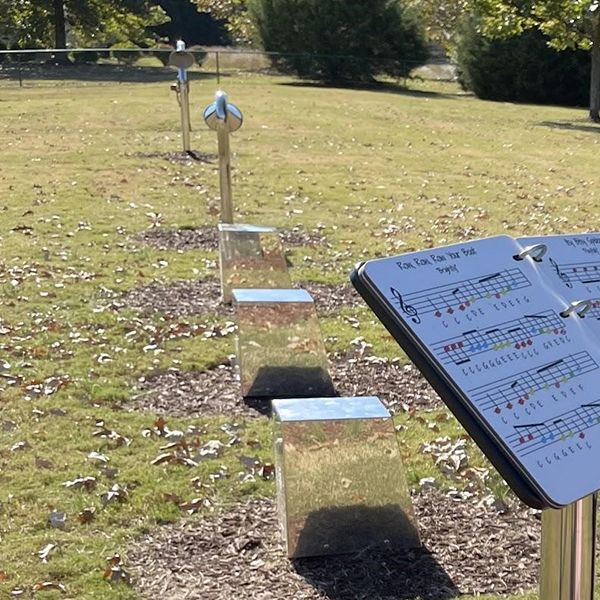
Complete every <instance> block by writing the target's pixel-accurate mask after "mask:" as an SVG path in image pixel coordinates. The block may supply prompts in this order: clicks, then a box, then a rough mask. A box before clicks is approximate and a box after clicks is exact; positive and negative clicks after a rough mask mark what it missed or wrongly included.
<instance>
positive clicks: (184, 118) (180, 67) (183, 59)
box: [169, 40, 194, 152]
mask: <svg viewBox="0 0 600 600" xmlns="http://www.w3.org/2000/svg"><path fill="white" fill-rule="evenodd" d="M193 64H194V55H193V54H192V53H191V52H187V51H186V49H185V42H184V41H183V40H179V41H178V42H177V49H176V50H175V51H174V52H171V54H170V55H169V66H171V67H174V68H175V69H177V81H176V82H175V83H174V84H173V85H172V86H171V89H172V90H173V91H174V92H176V93H177V101H178V103H179V108H180V112H181V135H182V142H183V151H184V152H190V150H191V146H190V132H191V130H192V128H191V120H190V96H189V94H190V84H189V81H188V76H187V70H188V69H189V68H190V67H191V66H192V65H193Z"/></svg>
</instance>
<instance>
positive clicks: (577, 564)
mask: <svg viewBox="0 0 600 600" xmlns="http://www.w3.org/2000/svg"><path fill="white" fill-rule="evenodd" d="M596 506H597V499H596V495H595V494H592V495H590V496H586V497H585V498H582V499H581V500H578V501H577V502H574V503H573V504H570V505H569V506H566V507H565V508H562V509H560V510H553V509H549V510H545V511H544V512H543V513H542V560H541V570H540V600H593V597H594V575H595V549H596Z"/></svg>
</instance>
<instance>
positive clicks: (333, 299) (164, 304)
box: [113, 279, 362, 316]
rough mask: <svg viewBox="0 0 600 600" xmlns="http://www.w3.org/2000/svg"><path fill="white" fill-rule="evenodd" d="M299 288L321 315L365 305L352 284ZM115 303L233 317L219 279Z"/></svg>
mask: <svg viewBox="0 0 600 600" xmlns="http://www.w3.org/2000/svg"><path fill="white" fill-rule="evenodd" d="M298 287H301V288H303V289H306V290H307V291H308V292H309V293H310V295H311V296H312V297H313V299H314V301H315V308H316V310H317V312H318V313H319V314H328V313H332V312H335V311H339V310H340V309H342V308H352V307H356V306H360V305H361V303H362V300H361V298H360V296H358V294H357V293H356V292H355V291H354V288H352V286H350V285H349V284H348V285H346V284H322V283H301V284H298ZM113 304H114V305H115V306H118V307H121V308H135V309H137V310H141V311H143V312H145V313H152V312H156V311H160V312H164V313H165V314H167V315H174V316H187V315H205V314H218V315H230V316H232V315H233V309H232V307H231V306H228V305H225V304H223V303H222V302H221V287H220V284H219V282H218V281H217V280H216V279H202V280H194V279H189V280H182V281H175V282H173V283H162V282H158V281H153V282H151V283H149V284H147V285H144V286H140V287H137V288H134V289H132V290H131V291H129V292H128V293H127V294H125V295H124V296H122V297H120V298H117V299H113Z"/></svg>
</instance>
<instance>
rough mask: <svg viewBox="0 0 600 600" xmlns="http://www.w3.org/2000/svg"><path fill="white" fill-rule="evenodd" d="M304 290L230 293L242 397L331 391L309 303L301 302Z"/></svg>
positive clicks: (325, 357)
mask: <svg viewBox="0 0 600 600" xmlns="http://www.w3.org/2000/svg"><path fill="white" fill-rule="evenodd" d="M306 294H307V292H305V291H304V290H293V289H288V290H279V289H277V290H264V289H256V290H251V289H243V290H238V289H234V290H233V291H232V297H233V304H234V307H235V315H236V321H237V325H238V351H237V360H238V365H239V370H240V381H241V388H242V395H243V396H244V397H269V398H295V397H309V396H332V395H333V394H334V388H333V383H332V381H331V377H330V375H329V369H328V363H327V355H326V353H325V346H324V345H323V340H322V337H321V329H320V328H319V322H318V319H317V314H316V311H315V307H314V303H313V302H312V301H310V302H307V301H306ZM278 298H280V299H283V300H282V301H279V300H278ZM294 298H297V301H295V300H294Z"/></svg>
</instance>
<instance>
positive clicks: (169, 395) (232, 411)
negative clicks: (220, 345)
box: [127, 364, 260, 417]
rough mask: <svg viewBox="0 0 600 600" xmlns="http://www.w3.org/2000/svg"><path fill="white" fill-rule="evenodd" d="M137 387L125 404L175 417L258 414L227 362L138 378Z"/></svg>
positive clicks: (253, 415)
mask: <svg viewBox="0 0 600 600" xmlns="http://www.w3.org/2000/svg"><path fill="white" fill-rule="evenodd" d="M137 389H138V390H139V392H138V393H137V394H136V395H135V396H134V397H133V398H132V400H131V401H130V402H128V404H127V408H129V409H135V410H144V411H149V412H152V413H155V414H157V415H165V416H166V415H169V416H174V417H199V416H206V415H240V416H242V415H243V416H249V417H256V416H260V413H259V412H257V411H256V410H255V409H253V408H251V407H250V406H248V405H247V404H246V403H245V402H244V401H243V399H242V397H241V395H240V382H239V380H238V378H237V376H236V372H235V370H234V369H233V367H232V366H231V365H228V364H225V365H220V366H218V367H217V368H215V369H211V370H210V371H187V372H179V371H168V372H166V373H160V374H158V375H150V376H148V377H146V378H144V380H143V381H140V382H138V385H137Z"/></svg>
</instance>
